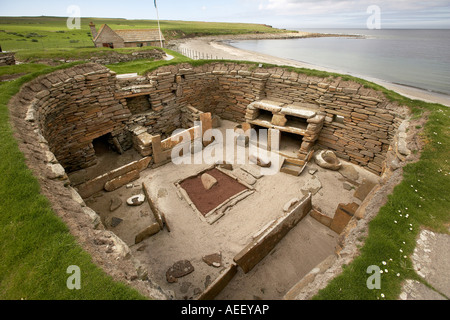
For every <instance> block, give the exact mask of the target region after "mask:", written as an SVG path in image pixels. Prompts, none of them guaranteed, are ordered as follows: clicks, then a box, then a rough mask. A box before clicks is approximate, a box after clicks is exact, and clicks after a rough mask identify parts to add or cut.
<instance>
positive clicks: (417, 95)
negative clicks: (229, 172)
mask: <svg viewBox="0 0 450 320" xmlns="http://www.w3.org/2000/svg"><path fill="white" fill-rule="evenodd" d="M317 36H319V35H318V34H310V33H307V32H299V33H286V34H269V35H267V34H253V35H234V36H208V37H198V38H194V39H182V40H173V41H171V42H170V44H169V45H170V48H171V49H173V50H176V51H178V52H180V53H182V54H184V55H186V56H189V57H190V58H193V59H226V60H244V61H254V62H262V63H270V64H275V65H283V66H292V67H297V68H308V69H316V70H321V71H327V72H334V73H340V74H349V75H352V76H355V77H358V78H361V79H365V80H368V81H371V82H374V83H376V84H379V85H381V86H383V87H385V88H387V89H389V90H393V91H395V92H397V93H399V94H401V95H403V96H405V97H407V98H410V99H417V100H422V101H426V102H435V103H440V104H443V105H446V106H450V96H448V95H444V94H438V93H434V92H429V91H426V90H421V89H418V88H413V87H408V86H404V85H399V84H394V83H390V82H388V81H384V80H382V79H376V78H371V77H367V76H364V75H358V74H352V73H349V72H346V71H345V70H335V69H330V68H326V67H322V66H318V65H312V64H309V63H306V62H300V61H296V60H289V59H283V58H278V57H274V56H270V55H265V54H261V53H257V52H252V51H247V50H242V49H238V48H235V47H233V46H231V45H229V44H227V42H228V41H233V40H250V39H251V40H253V39H291V38H307V37H317ZM323 36H331V35H323Z"/></svg>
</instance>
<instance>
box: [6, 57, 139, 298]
mask: <svg viewBox="0 0 450 320" xmlns="http://www.w3.org/2000/svg"><path fill="white" fill-rule="evenodd" d="M71 65H73V64H70V65H65V66H64V67H69V66H71ZM17 67H19V66H17ZM56 69H57V68H46V69H45V70H41V71H39V72H35V73H33V74H31V75H27V76H24V77H21V78H20V79H18V80H15V81H11V82H7V83H3V84H0V154H1V155H2V156H1V157H0V170H1V172H2V179H1V180H0V199H1V201H0V252H1V259H0V299H92V300H95V299H98V300H103V299H143V298H144V297H143V296H141V295H140V294H139V293H138V292H137V291H135V290H134V289H131V288H130V287H128V286H126V285H125V284H122V283H118V282H115V281H113V279H112V278H111V277H109V276H108V275H106V274H105V273H104V272H103V271H102V270H101V269H99V268H98V267H97V266H96V265H94V263H93V262H92V260H91V257H90V256H89V255H88V254H87V253H86V252H85V251H83V250H82V248H81V247H80V246H79V245H78V244H77V241H76V239H75V238H74V237H73V236H72V235H71V234H70V233H69V230H68V228H67V227H66V225H65V224H64V223H63V221H62V220H60V219H59V218H58V217H57V216H56V215H55V213H54V212H53V211H52V209H51V207H50V203H49V201H48V200H47V199H46V198H45V197H44V196H43V195H42V194H41V193H40V186H39V183H38V181H37V180H36V178H34V176H33V175H32V173H31V171H30V170H29V169H28V168H27V166H26V164H25V159H24V156H23V154H22V153H21V152H20V151H19V149H18V146H17V142H16V141H15V139H14V138H13V135H12V129H11V127H10V124H9V122H8V117H9V115H8V108H7V104H8V101H9V99H10V98H11V97H12V96H13V95H14V94H16V93H17V92H18V91H19V89H20V86H21V85H22V84H24V83H25V82H27V81H30V80H31V79H33V78H34V77H36V76H38V75H40V74H43V73H48V72H51V71H54V70H56ZM71 265H77V266H79V267H80V269H81V290H69V289H68V288H67V286H66V281H67V278H68V277H69V276H70V275H69V274H67V273H66V270H67V268H68V267H69V266H71Z"/></svg>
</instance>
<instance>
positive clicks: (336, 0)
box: [258, 0, 450, 16]
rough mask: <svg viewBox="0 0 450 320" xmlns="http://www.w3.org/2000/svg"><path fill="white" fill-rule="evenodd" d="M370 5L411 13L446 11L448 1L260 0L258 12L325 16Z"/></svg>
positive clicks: (357, 10)
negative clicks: (432, 9)
mask: <svg viewBox="0 0 450 320" xmlns="http://www.w3.org/2000/svg"><path fill="white" fill-rule="evenodd" d="M371 5H377V6H379V7H380V8H381V9H382V11H389V12H392V11H398V12H399V13H401V12H403V13H404V12H411V11H420V10H427V9H430V8H439V7H440V8H445V9H447V10H448V7H449V6H450V1H448V0H430V1H423V0H420V1H419V0H390V1H389V0H359V1H355V0H316V1H314V0H260V1H259V6H258V9H259V10H260V11H271V12H272V13H273V14H276V15H287V16H291V15H318V14H320V15H325V14H334V13H348V14H351V13H357V12H365V11H366V9H367V8H368V7H369V6H371Z"/></svg>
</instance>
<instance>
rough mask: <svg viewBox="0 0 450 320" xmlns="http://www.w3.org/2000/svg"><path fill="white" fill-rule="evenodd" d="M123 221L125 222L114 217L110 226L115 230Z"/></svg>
mask: <svg viewBox="0 0 450 320" xmlns="http://www.w3.org/2000/svg"><path fill="white" fill-rule="evenodd" d="M122 221H123V219H120V218H117V217H112V219H111V223H110V225H111V227H113V228H115V227H117V226H118V225H119V224H121V223H122Z"/></svg>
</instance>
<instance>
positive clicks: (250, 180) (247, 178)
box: [233, 168, 256, 186]
mask: <svg viewBox="0 0 450 320" xmlns="http://www.w3.org/2000/svg"><path fill="white" fill-rule="evenodd" d="M233 174H234V175H235V176H236V178H238V179H240V180H242V181H244V182H245V183H246V184H249V185H251V186H252V185H254V184H255V183H256V179H255V178H254V177H253V176H252V175H251V174H249V173H247V172H245V171H244V170H242V169H241V168H238V169H237V170H234V171H233Z"/></svg>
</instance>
